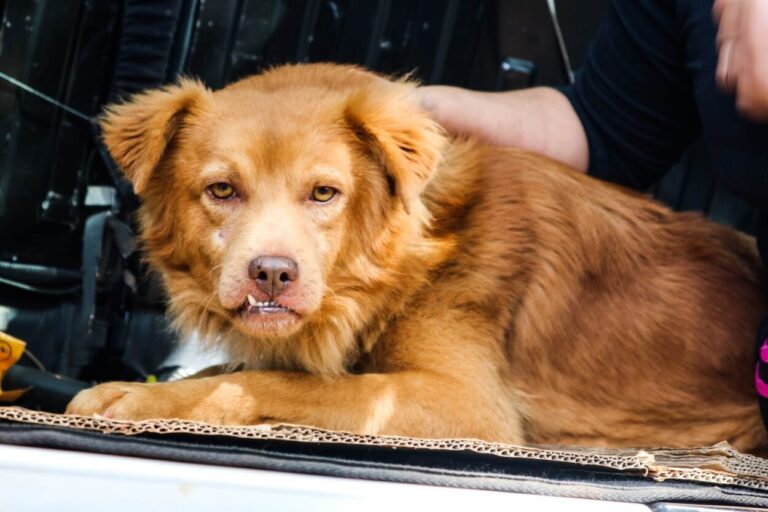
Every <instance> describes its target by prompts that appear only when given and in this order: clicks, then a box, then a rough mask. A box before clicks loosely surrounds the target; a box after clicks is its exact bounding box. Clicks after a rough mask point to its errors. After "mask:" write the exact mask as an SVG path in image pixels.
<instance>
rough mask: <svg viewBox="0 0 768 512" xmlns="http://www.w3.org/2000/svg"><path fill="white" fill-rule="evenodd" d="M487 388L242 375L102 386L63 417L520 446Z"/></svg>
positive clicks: (418, 379) (419, 374)
mask: <svg viewBox="0 0 768 512" xmlns="http://www.w3.org/2000/svg"><path fill="white" fill-rule="evenodd" d="M484 391H487V390H484V389H482V388H481V387H479V386H477V383H471V384H470V383H467V382H466V381H463V380H461V379H457V378H455V377H448V376H442V375H440V374H436V373H432V372H427V371H401V372H396V373H388V374H363V375H346V376H342V377H336V378H327V377H319V376H315V375H310V374H306V373H299V372H281V371H270V372H267V371H243V372H238V373H233V374H227V375H219V376H215V377H207V378H202V379H190V380H184V381H178V382H172V383H164V384H135V383H124V382H114V383H108V384H102V385H100V386H96V387H95V388H92V389H89V390H86V391H83V392H81V393H80V394H79V395H77V396H76V397H75V399H74V400H73V401H72V403H70V405H69V407H68V408H67V413H69V414H80V415H94V414H97V415H102V416H105V417H108V418H115V419H131V420H142V419H150V418H179V419H188V420H197V421H203V422H207V423H213V424H224V425H250V424H258V423H263V422H270V423H276V422H286V423H300V424H306V425H314V426H318V427H322V428H329V429H337V430H344V431H350V432H356V433H366V434H398V435H409V436H419V437H475V438H484V439H491V440H496V441H508V442H521V441H522V438H521V433H520V428H519V420H518V418H517V416H516V413H515V411H507V412H506V413H505V412H504V409H505V408H504V407H503V406H502V407H500V406H499V405H500V404H497V403H496V404H494V403H488V404H486V403H484V402H485V396H488V395H485V394H484V393H483V392H484Z"/></svg>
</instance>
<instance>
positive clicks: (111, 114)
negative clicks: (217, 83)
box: [100, 78, 211, 196]
mask: <svg viewBox="0 0 768 512" xmlns="http://www.w3.org/2000/svg"><path fill="white" fill-rule="evenodd" d="M210 94H211V91H210V90H209V89H207V88H206V87H205V86H204V85H203V84H202V83H200V82H198V81H197V80H192V79H189V78H182V79H181V80H180V81H179V83H178V84H175V85H169V86H167V87H164V88H162V89H155V90H151V91H147V92H143V93H140V94H137V95H135V96H133V97H131V98H130V99H129V100H128V101H127V102H125V103H122V104H117V105H111V106H109V107H107V109H106V111H105V113H104V115H103V116H102V117H101V119H100V125H101V129H102V135H103V138H104V144H106V146H107V149H108V150H109V152H110V154H111V155H112V158H114V159H115V162H117V164H118V165H119V166H120V169H121V170H122V171H123V173H124V174H125V176H126V177H127V178H128V180H129V181H130V182H131V183H133V189H134V191H135V192H136V194H137V195H139V196H141V195H142V193H143V192H144V191H145V190H146V188H147V184H148V182H149V181H150V177H151V175H152V173H153V171H154V170H155V168H156V167H157V165H158V164H159V163H160V160H161V158H162V157H163V155H164V154H165V152H166V150H167V148H168V145H169V143H170V142H171V140H172V139H173V137H174V136H175V135H176V133H177V132H178V131H179V129H180V128H181V126H182V124H183V122H184V118H185V117H186V116H188V115H189V114H190V113H192V112H193V111H194V110H195V109H196V108H199V107H200V106H201V104H202V103H203V102H204V101H205V100H206V99H207V97H208V96H209V95H210Z"/></svg>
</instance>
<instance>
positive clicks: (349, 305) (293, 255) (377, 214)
mask: <svg viewBox="0 0 768 512" xmlns="http://www.w3.org/2000/svg"><path fill="white" fill-rule="evenodd" d="M412 88H413V85H412V84H410V83H407V82H405V81H400V82H392V81H389V80H386V79H384V78H381V77H379V76H376V75H374V74H371V73H367V72H365V71H362V70H360V69H357V68H353V67H347V66H336V65H317V64H316V65H301V66H286V67H282V68H277V69H274V70H272V71H269V72H267V73H264V74H262V75H259V76H256V77H251V78H248V79H245V80H242V81H240V82H237V83H235V84H232V85H230V86H229V87H226V88H224V89H222V90H220V91H216V92H213V91H211V90H209V89H207V88H206V87H204V86H203V85H202V84H200V83H199V82H197V81H194V80H188V79H185V80H182V81H181V82H179V83H178V85H173V86H169V87H166V88H164V89H160V90H155V91H150V92H146V93H143V94H140V95H138V96H135V97H133V98H132V99H131V100H130V101H128V102H127V103H124V104H120V105H115V106H112V107H110V108H109V109H108V110H107V113H106V114H105V116H104V117H103V120H102V128H103V132H104V141H105V143H106V145H107V147H108V149H109V151H110V153H111V154H112V156H113V157H114V159H115V161H116V162H117V163H118V164H119V165H120V167H121V168H122V170H123V172H124V173H125V175H126V176H127V177H128V179H129V180H130V181H131V182H132V183H133V185H134V189H135V191H136V193H137V194H138V195H139V196H140V197H141V199H142V207H141V210H140V224H141V229H142V239H143V241H144V244H145V248H146V250H147V257H148V259H149V261H150V262H151V263H152V265H153V266H154V267H155V268H156V269H157V270H159V271H160V273H161V275H162V276H163V278H164V283H165V285H166V287H167V290H168V295H169V302H170V309H171V312H172V313H173V314H174V316H175V317H176V324H177V325H178V326H179V327H181V328H182V329H197V330H201V331H202V332H203V334H204V335H205V336H207V337H209V338H218V339H219V340H220V342H222V343H224V345H225V346H227V347H228V348H229V349H230V350H231V351H232V352H233V357H234V358H236V359H238V360H243V361H245V362H246V363H250V364H258V361H259V360H261V361H262V362H263V364H266V365H271V366H283V367H300V368H304V369H308V370H311V371H316V372H327V373H337V372H340V371H342V370H343V368H344V366H345V365H346V364H347V363H348V362H349V358H350V356H351V355H352V354H353V353H354V352H355V344H356V341H355V339H356V338H359V336H360V331H361V330H362V329H364V328H365V326H366V325H369V324H372V323H376V321H380V320H381V318H378V319H377V317H382V316H384V315H386V314H388V313H391V311H389V312H388V311H387V309H388V308H391V307H392V305H393V304H396V303H397V297H398V296H400V295H401V294H402V293H403V292H405V290H407V289H408V288H410V287H412V280H414V279H418V278H419V275H420V274H419V273H420V272H422V270H423V268H424V266H425V265H426V264H427V263H426V262H427V260H430V259H431V258H433V257H434V252H435V250H436V249H435V248H436V247H437V245H436V244H435V243H434V241H430V240H429V239H428V237H426V235H425V232H424V225H425V223H426V222H427V217H428V214H427V212H426V209H425V207H424V205H423V204H422V202H421V200H420V195H421V193H422V191H423V190H424V188H425V186H426V185H427V183H428V181H429V180H430V178H431V177H432V175H433V173H434V172H435V170H436V167H437V165H438V162H439V160H440V156H441V151H442V148H443V145H444V143H445V139H444V137H443V135H442V132H441V130H440V129H439V128H438V127H437V125H436V124H435V123H434V122H433V121H432V120H431V119H430V118H429V116H428V115H427V114H426V113H425V112H424V111H423V110H422V109H421V108H420V107H419V105H418V103H417V101H415V99H414V95H413V94H412V93H411V91H412ZM409 280H411V282H410V283H409Z"/></svg>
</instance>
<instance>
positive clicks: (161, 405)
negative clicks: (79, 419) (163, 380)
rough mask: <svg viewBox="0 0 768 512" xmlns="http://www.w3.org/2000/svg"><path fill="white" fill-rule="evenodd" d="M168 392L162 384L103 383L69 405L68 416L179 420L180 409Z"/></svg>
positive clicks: (84, 392) (82, 393)
mask: <svg viewBox="0 0 768 512" xmlns="http://www.w3.org/2000/svg"><path fill="white" fill-rule="evenodd" d="M164 391H165V390H164V389H163V385H162V384H138V383H132V382H109V383H107V384H100V385H98V386H95V387H93V388H90V389H86V390H84V391H81V392H80V393H78V394H77V396H75V398H73V399H72V401H71V402H70V403H69V405H68V406H67V411H66V414H77V415H80V416H95V415H98V416H103V417H105V418H112V419H122V420H143V419H151V418H175V417H177V416H178V414H177V410H176V407H175V406H174V404H173V403H172V402H171V401H169V400H168V398H169V397H167V396H165V395H167V393H165V392H164Z"/></svg>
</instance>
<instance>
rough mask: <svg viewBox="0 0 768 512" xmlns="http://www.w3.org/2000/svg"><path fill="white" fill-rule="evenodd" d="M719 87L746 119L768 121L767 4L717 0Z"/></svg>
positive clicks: (754, 0)
mask: <svg viewBox="0 0 768 512" xmlns="http://www.w3.org/2000/svg"><path fill="white" fill-rule="evenodd" d="M712 15H713V16H714V18H715V21H716V22H717V23H718V32H717V47H718V58H717V71H716V77H717V81H718V84H719V85H720V87H721V88H723V89H724V90H726V91H733V92H734V93H735V94H736V108H737V109H738V110H739V112H741V113H742V114H743V115H744V116H746V117H748V118H750V119H753V120H756V121H766V122H768V30H767V29H768V1H766V0H715V4H714V7H713V9H712Z"/></svg>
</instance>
